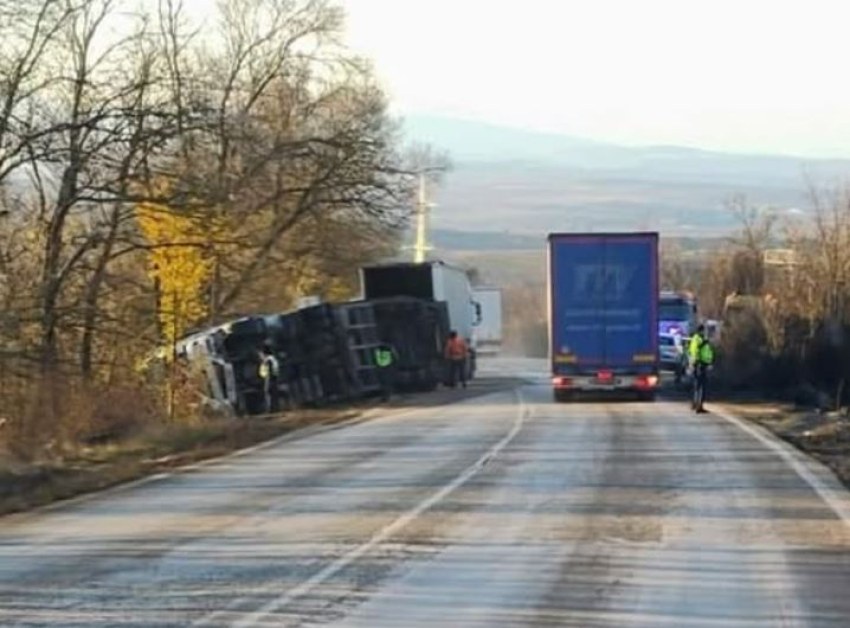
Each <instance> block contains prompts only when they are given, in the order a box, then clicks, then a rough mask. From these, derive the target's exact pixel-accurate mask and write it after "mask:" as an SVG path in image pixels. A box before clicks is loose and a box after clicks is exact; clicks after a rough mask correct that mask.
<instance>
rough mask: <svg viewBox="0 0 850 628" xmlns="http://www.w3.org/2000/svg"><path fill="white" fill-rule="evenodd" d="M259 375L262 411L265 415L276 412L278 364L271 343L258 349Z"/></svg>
mask: <svg viewBox="0 0 850 628" xmlns="http://www.w3.org/2000/svg"><path fill="white" fill-rule="evenodd" d="M259 375H260V379H261V380H262V381H263V401H264V404H263V409H264V410H265V412H266V414H271V413H273V412H277V411H278V409H279V406H280V404H279V397H280V362H278V359H277V358H276V357H275V355H274V351H273V349H272V346H271V343H265V344H264V345H263V347H262V348H261V349H260V369H259Z"/></svg>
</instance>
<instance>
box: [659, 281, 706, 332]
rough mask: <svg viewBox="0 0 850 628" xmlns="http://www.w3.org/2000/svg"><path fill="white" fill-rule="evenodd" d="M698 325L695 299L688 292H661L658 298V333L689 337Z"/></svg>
mask: <svg viewBox="0 0 850 628" xmlns="http://www.w3.org/2000/svg"><path fill="white" fill-rule="evenodd" d="M698 323H699V313H698V308H697V299H696V297H695V296H694V295H692V294H691V293H689V292H675V291H672V290H662V291H661V294H659V296H658V331H659V333H662V334H678V335H680V336H685V337H687V336H690V335H691V334H692V333H694V331H696V327H697V324H698Z"/></svg>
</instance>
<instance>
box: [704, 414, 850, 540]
mask: <svg viewBox="0 0 850 628" xmlns="http://www.w3.org/2000/svg"><path fill="white" fill-rule="evenodd" d="M711 413H712V414H714V415H716V416H718V417H720V418H721V419H723V420H725V421H727V422H729V423H731V424H732V425H734V426H735V427H737V428H738V429H740V430H743V431H744V432H746V433H747V434H749V435H750V436H752V437H753V438H755V439H756V440H758V441H759V442H760V443H762V444H763V445H765V446H766V447H768V448H769V449H770V450H771V451H773V452H774V453H775V454H777V455H778V456H779V457H780V458H782V460H783V461H785V463H786V464H788V466H790V467H791V468H792V469H793V470H794V472H795V473H796V474H797V475H798V476H800V478H802V479H803V480H804V481H805V482H806V483H807V484H808V485H809V486H811V487H812V489H814V491H815V492H816V493H817V494H818V495H819V496H820V498H821V499H822V500H823V501H824V502H826V504H827V505H828V506H829V507H830V508H831V509H832V511H833V512H834V513H835V514H836V515H837V516H838V518H839V519H841V520H842V521H843V522H844V523H845V525H848V526H850V504H848V501H847V497H846V492H845V491H844V490H843V489H841V490H836V489H835V488H833V487H831V486H829V483H828V482H826V481H824V480H823V479H821V478H820V477H818V474H817V473H815V472H814V471H812V465H813V464H814V463H815V460H814V459H810V458H808V457H807V456H806V455H805V454H804V453H803V452H801V451H800V450H798V449H796V448H795V447H794V446H793V445H791V444H790V443H786V442H785V441H783V440H781V439H780V438H779V437H778V436H774V435H773V433H772V432H767V431H766V428H760V427H756V426H754V425H751V424H750V423H748V422H746V421H745V420H744V419H741V418H738V417H736V416H735V415H734V414H731V413H729V412H726V411H725V410H721V409H719V408H717V407H716V406H714V407H712V408H711ZM830 473H831V472H830Z"/></svg>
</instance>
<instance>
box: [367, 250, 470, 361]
mask: <svg viewBox="0 0 850 628" xmlns="http://www.w3.org/2000/svg"><path fill="white" fill-rule="evenodd" d="M360 279H361V282H360V285H361V287H362V292H363V294H362V297H363V298H364V299H383V298H388V297H398V296H407V297H415V298H419V299H427V300H431V301H443V302H445V304H446V309H447V310H448V314H449V327H450V328H451V329H452V330H454V331H456V332H457V333H458V335H459V336H461V337H462V338H464V339H465V340H466V342H467V344H468V345H469V348H470V350H471V353H472V356H471V357H472V359H471V360H470V374H471V373H473V372H474V370H475V353H476V344H475V343H476V333H475V328H476V327H477V326H478V324H479V323H480V322H481V306H480V305H479V304H478V303H477V302H476V301H475V299H474V297H473V291H472V285H471V284H470V283H469V277H468V275H467V274H466V271H465V270H463V269H462V268H458V267H457V266H451V265H449V264H446V263H445V262H442V261H431V262H421V263H416V262H414V263H409V262H399V263H390V264H379V265H375V266H366V267H363V268H361V269H360Z"/></svg>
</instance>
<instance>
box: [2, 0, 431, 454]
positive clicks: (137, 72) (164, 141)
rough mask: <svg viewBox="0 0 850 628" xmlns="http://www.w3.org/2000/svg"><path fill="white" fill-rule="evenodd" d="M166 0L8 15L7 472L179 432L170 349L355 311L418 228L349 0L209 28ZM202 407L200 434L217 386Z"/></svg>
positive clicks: (103, 2)
mask: <svg viewBox="0 0 850 628" xmlns="http://www.w3.org/2000/svg"><path fill="white" fill-rule="evenodd" d="M152 5H153V6H152ZM145 6H149V7H150V6H152V8H151V10H150V11H149V12H147V13H140V12H139V11H140V9H139V5H138V4H137V3H124V2H123V1H122V0H23V1H18V0H0V34H2V38H3V51H2V53H0V86H2V89H0V455H2V459H5V460H7V461H8V460H11V461H14V462H17V463H31V464H35V463H38V464H43V465H53V464H59V463H61V461H63V460H69V459H72V458H74V457H75V456H77V455H78V454H79V452H80V450H81V448H85V447H86V446H87V443H90V442H91V441H92V440H93V439H101V440H102V439H108V438H119V437H122V436H124V435H129V434H139V433H145V434H150V433H151V429H152V428H151V426H160V428H161V429H162V430H163V433H165V434H168V435H172V434H173V430H174V429H176V428H175V427H174V425H165V424H164V422H165V418H164V417H166V416H167V415H168V413H166V412H165V400H166V398H170V396H169V395H166V394H165V390H166V384H168V382H167V381H163V379H162V378H157V377H150V376H148V377H145V376H143V370H142V369H141V367H142V366H143V365H144V364H145V360H146V359H147V358H148V357H149V356H150V355H151V352H152V351H153V350H154V349H155V348H156V347H158V346H161V345H163V343H165V344H166V346H167V343H168V342H169V341H170V340H172V339H173V338H175V337H176V336H180V335H181V334H183V333H184V332H185V331H187V330H189V329H191V328H192V327H196V326H201V325H205V324H209V323H212V322H217V321H221V320H223V319H227V318H231V317H233V316H236V315H238V314H240V313H248V312H256V311H276V310H282V309H284V308H287V307H289V306H291V305H292V304H293V302H294V300H296V299H297V298H298V297H299V296H302V295H305V294H320V295H322V296H324V297H330V298H334V297H342V296H347V295H348V294H350V292H351V291H352V289H353V287H354V282H355V280H356V270H355V269H356V266H357V264H358V263H360V262H363V261H366V260H369V259H372V258H374V257H376V256H380V255H384V254H385V253H386V252H387V251H388V250H389V249H392V248H393V247H394V246H395V245H396V241H397V237H398V234H399V230H400V228H401V227H402V226H403V225H404V223H405V220H406V212H405V210H403V209H400V208H403V207H406V206H407V204H408V199H409V196H410V192H411V185H412V183H413V179H412V177H411V176H410V174H411V168H412V167H413V166H415V165H417V164H414V163H412V162H411V159H412V157H410V156H405V155H402V154H401V152H400V150H399V139H398V135H397V131H396V125H395V124H394V122H393V121H392V120H391V119H390V118H389V117H388V115H387V112H386V103H385V98H384V94H383V93H382V92H381V90H380V89H379V88H378V87H377V85H376V83H375V81H374V80H373V77H372V74H371V71H370V68H369V66H368V64H366V63H364V62H363V61H362V60H361V59H359V58H356V57H355V56H353V55H352V54H350V53H349V52H348V51H347V50H346V49H345V48H344V47H343V46H342V45H341V44H340V41H339V38H340V32H341V25H342V16H341V13H340V10H339V9H338V8H337V7H335V6H334V5H333V4H332V3H331V2H330V1H328V0H223V1H222V2H220V3H219V4H218V13H217V14H216V15H210V16H208V18H207V22H206V24H205V26H204V27H203V28H198V27H197V26H196V25H194V24H193V23H192V21H191V20H190V19H189V16H188V15H187V13H186V11H184V9H183V7H182V5H181V4H180V0H159V1H158V2H157V3H146V4H145ZM420 159H421V155H420ZM180 401H182V405H181V407H180V410H179V411H178V412H177V413H176V414H175V415H173V417H172V418H173V420H176V421H179V422H182V423H184V424H196V423H197V421H198V417H197V416H196V414H197V413H196V412H194V409H196V408H197V406H198V404H197V390H196V389H195V388H193V387H192V386H184V387H183V393H182V399H180ZM193 422H194V423H193ZM169 438H170V436H169Z"/></svg>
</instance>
